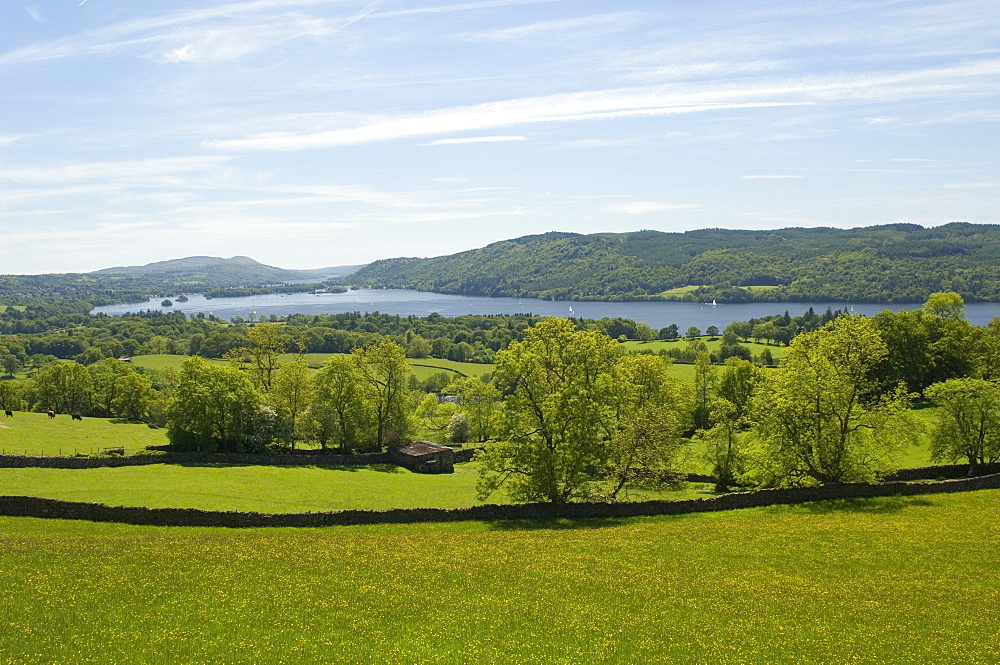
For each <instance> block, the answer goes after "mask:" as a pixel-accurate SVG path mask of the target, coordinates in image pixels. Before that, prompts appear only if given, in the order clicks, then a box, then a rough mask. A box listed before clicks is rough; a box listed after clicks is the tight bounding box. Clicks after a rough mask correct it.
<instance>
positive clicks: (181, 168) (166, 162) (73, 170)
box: [0, 156, 231, 185]
mask: <svg viewBox="0 0 1000 665" xmlns="http://www.w3.org/2000/svg"><path fill="white" fill-rule="evenodd" d="M230 159H231V158H230V157H227V156H204V157H164V158H155V159H139V160H122V161H117V162H63V163H61V164H46V165H40V166H21V167H8V168H0V181H4V180H6V181H8V182H15V183H21V184H34V185H52V184H64V183H70V182H95V181H112V182H116V183H122V184H136V183H138V182H144V183H147V184H155V183H161V184H165V183H168V182H169V181H170V180H171V179H172V178H174V177H175V176H177V175H179V174H185V173H192V172H205V171H210V170H213V169H218V168H220V167H221V166H223V165H224V164H225V163H226V162H228V161H230Z"/></svg>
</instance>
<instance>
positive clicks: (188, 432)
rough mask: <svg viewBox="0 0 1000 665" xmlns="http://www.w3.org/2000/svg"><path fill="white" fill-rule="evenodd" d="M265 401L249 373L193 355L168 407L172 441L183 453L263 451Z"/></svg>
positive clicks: (182, 368)
mask: <svg viewBox="0 0 1000 665" xmlns="http://www.w3.org/2000/svg"><path fill="white" fill-rule="evenodd" d="M263 403H264V398H263V396H262V395H261V394H260V392H258V390H257V388H256V387H255V386H254V384H253V382H252V381H251V380H250V378H249V377H247V375H246V374H245V373H244V372H241V371H239V370H238V369H235V368H233V367H225V366H218V365H213V364H211V363H209V362H208V361H206V360H204V359H203V358H199V357H197V356H191V357H189V358H186V359H185V360H184V363H183V365H182V366H181V372H180V377H179V380H178V383H177V387H176V388H175V389H174V391H173V394H172V396H171V398H170V403H169V405H168V407H167V419H168V428H169V429H168V436H169V438H170V442H171V444H172V445H173V446H174V447H175V448H177V449H180V450H201V451H208V452H214V451H216V450H223V451H228V452H257V451H259V450H261V449H262V448H263V445H262V444H266V443H267V442H266V441H264V442H262V441H261V437H260V431H259V430H260V429H261V428H262V427H265V426H266V425H267V420H268V418H267V417H266V414H262V413H261V412H260V408H261V406H262V405H263Z"/></svg>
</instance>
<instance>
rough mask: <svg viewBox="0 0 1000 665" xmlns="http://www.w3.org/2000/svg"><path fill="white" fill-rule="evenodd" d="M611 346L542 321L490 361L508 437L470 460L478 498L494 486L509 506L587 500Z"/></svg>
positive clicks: (561, 322)
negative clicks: (474, 463) (476, 464)
mask: <svg viewBox="0 0 1000 665" xmlns="http://www.w3.org/2000/svg"><path fill="white" fill-rule="evenodd" d="M620 353H621V351H620V350H619V347H618V345H617V344H615V343H614V342H613V341H611V340H610V339H608V338H607V337H605V336H603V335H600V334H599V333H595V332H590V331H577V330H576V329H575V327H574V325H573V323H572V322H570V321H568V320H566V319H548V320H546V321H542V322H541V323H539V324H538V325H537V326H535V327H534V328H532V329H531V330H530V331H528V334H527V335H526V337H525V339H524V341H523V342H514V343H513V344H511V345H510V347H509V348H508V349H507V350H506V351H504V352H503V353H500V354H498V357H497V363H496V369H495V380H496V381H497V384H498V385H500V386H501V387H502V388H503V389H504V390H505V391H509V392H510V394H509V396H508V397H507V414H508V416H509V419H508V425H507V426H508V429H509V437H508V440H507V441H504V442H497V443H494V444H493V445H491V446H488V447H487V448H486V449H485V451H483V453H481V454H480V455H479V456H477V459H478V460H480V462H481V464H482V470H483V477H482V484H481V489H482V496H484V497H485V496H488V495H489V494H491V493H492V492H493V491H495V490H496V489H497V488H499V487H500V486H501V485H504V486H505V489H506V491H507V494H508V495H509V496H510V497H511V498H512V499H514V500H515V501H552V502H557V503H562V502H566V501H570V500H571V499H575V498H580V497H583V496H588V488H587V486H588V484H589V481H590V476H589V474H588V469H589V468H590V467H592V466H596V465H600V464H602V463H603V461H604V459H605V455H606V450H605V447H604V445H603V442H602V436H601V435H602V432H603V431H606V430H607V420H608V417H609V415H610V413H611V410H610V409H611V404H612V401H613V400H612V394H613V392H614V390H615V386H614V376H613V371H614V367H615V362H616V360H617V358H618V357H619V355H620Z"/></svg>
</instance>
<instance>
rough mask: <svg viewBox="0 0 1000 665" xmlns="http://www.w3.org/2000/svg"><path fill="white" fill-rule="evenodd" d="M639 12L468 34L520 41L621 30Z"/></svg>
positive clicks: (502, 40) (484, 39)
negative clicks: (583, 32)
mask: <svg viewBox="0 0 1000 665" xmlns="http://www.w3.org/2000/svg"><path fill="white" fill-rule="evenodd" d="M640 16H641V15H640V14H638V13H637V12H616V13H611V14H598V15H595V16H579V17H575V18H569V19H558V20H553V21H540V22H538V23H531V24H528V25H519V26H517V27H514V28H503V29H500V30H491V31H488V32H477V33H474V34H471V35H468V37H469V38H470V39H475V40H483V41H496V42H519V41H525V40H533V39H543V38H544V39H550V38H552V36H553V35H554V34H559V33H574V34H576V33H579V32H580V31H581V30H583V31H588V32H589V31H594V30H597V31H600V32H605V31H607V30H621V29H625V28H627V27H629V26H630V25H632V24H633V23H635V22H636V21H637V20H639V18H640Z"/></svg>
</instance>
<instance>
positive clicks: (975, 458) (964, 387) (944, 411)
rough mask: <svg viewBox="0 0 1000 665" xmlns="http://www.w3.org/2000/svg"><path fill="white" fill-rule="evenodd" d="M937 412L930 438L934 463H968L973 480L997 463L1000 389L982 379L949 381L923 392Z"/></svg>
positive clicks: (999, 441)
mask: <svg viewBox="0 0 1000 665" xmlns="http://www.w3.org/2000/svg"><path fill="white" fill-rule="evenodd" d="M924 395H925V396H926V397H927V398H929V399H931V400H933V401H934V403H935V404H936V405H937V406H938V408H939V409H940V417H939V418H938V421H937V424H936V425H935V426H934V429H933V434H932V438H931V456H932V458H933V459H935V460H942V461H956V460H959V459H964V460H966V461H968V463H969V475H970V476H973V475H976V473H977V472H978V471H979V467H980V466H982V465H984V464H992V463H996V462H998V461H1000V385H997V384H996V383H993V382H992V381H985V380H983V379H973V378H963V379H948V380H947V381H943V382H941V383H935V384H934V385H932V386H930V387H929V388H927V390H926V391H924Z"/></svg>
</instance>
